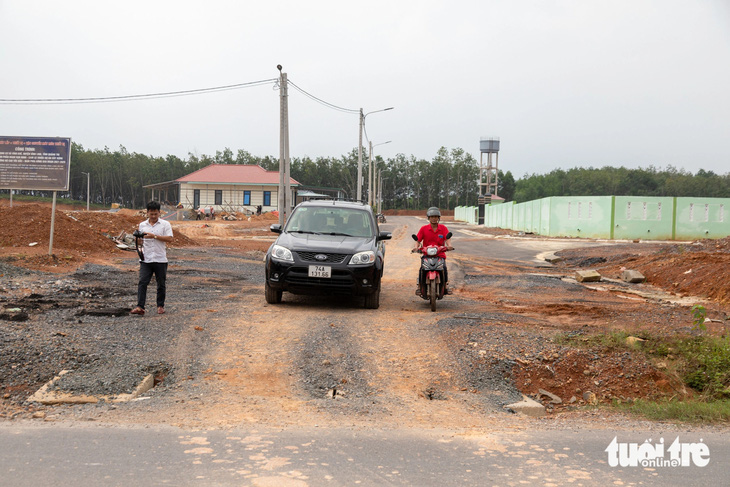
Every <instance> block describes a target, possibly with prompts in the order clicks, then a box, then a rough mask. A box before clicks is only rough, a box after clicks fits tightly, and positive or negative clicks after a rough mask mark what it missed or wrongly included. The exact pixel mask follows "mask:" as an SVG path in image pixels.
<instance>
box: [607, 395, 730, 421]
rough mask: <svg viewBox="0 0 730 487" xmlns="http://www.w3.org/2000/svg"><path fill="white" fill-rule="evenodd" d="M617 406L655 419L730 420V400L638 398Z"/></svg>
mask: <svg viewBox="0 0 730 487" xmlns="http://www.w3.org/2000/svg"><path fill="white" fill-rule="evenodd" d="M615 407H617V408H618V409H622V410H625V411H629V412H631V413H634V414H638V415H640V416H643V417H646V418H648V419H651V420H654V421H678V422H683V423H726V422H728V421H730V400H727V399H723V400H711V401H709V402H704V401H701V400H694V399H693V400H687V401H677V400H663V401H646V400H644V399H637V400H636V401H634V402H633V403H630V404H626V403H621V404H616V405H615Z"/></svg>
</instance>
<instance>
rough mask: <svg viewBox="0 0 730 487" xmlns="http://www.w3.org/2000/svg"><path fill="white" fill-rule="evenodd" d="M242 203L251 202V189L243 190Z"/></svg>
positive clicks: (248, 203) (247, 203)
mask: <svg viewBox="0 0 730 487" xmlns="http://www.w3.org/2000/svg"><path fill="white" fill-rule="evenodd" d="M243 204H244V205H250V204H251V191H244V192H243Z"/></svg>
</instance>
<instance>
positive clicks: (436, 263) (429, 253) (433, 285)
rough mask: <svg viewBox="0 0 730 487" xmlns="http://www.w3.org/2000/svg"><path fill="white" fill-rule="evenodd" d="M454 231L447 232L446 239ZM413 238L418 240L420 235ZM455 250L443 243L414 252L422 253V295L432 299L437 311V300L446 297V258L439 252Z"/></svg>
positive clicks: (420, 285)
mask: <svg viewBox="0 0 730 487" xmlns="http://www.w3.org/2000/svg"><path fill="white" fill-rule="evenodd" d="M451 235H452V233H451V232H449V233H447V234H446V240H448V239H450V238H451ZM411 237H413V240H415V241H416V242H418V237H416V236H415V235H411ZM447 250H454V248H453V247H445V246H443V245H428V246H425V247H421V248H420V249H418V250H416V249H413V253H420V254H421V268H420V270H419V272H418V286H419V289H420V291H421V294H420V296H421V297H422V298H423V299H426V300H428V301H430V303H431V311H436V300H438V299H443V297H444V290H445V289H444V285H445V284H446V282H445V280H444V266H445V263H446V259H444V258H443V257H439V256H438V254H439V253H441V252H446V251H447Z"/></svg>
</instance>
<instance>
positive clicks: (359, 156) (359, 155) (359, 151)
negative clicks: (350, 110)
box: [357, 108, 365, 201]
mask: <svg viewBox="0 0 730 487" xmlns="http://www.w3.org/2000/svg"><path fill="white" fill-rule="evenodd" d="M364 122H365V117H364V116H363V114H362V108H361V109H360V140H359V142H358V144H357V201H362V126H363V123H364Z"/></svg>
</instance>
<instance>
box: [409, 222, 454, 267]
mask: <svg viewBox="0 0 730 487" xmlns="http://www.w3.org/2000/svg"><path fill="white" fill-rule="evenodd" d="M447 233H449V229H448V228H446V225H441V224H440V223H439V225H438V227H437V228H436V231H435V232H434V231H433V229H432V228H431V224H428V225H424V226H422V227H421V229H420V230H419V231H418V234H417V235H416V238H418V241H419V242H421V241H422V242H423V246H424V247H428V246H429V245H438V246H443V245H446V234H447ZM438 256H439V257H442V258H444V259H445V258H446V252H444V251H443V250H442V251H441V252H439V253H438Z"/></svg>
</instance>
